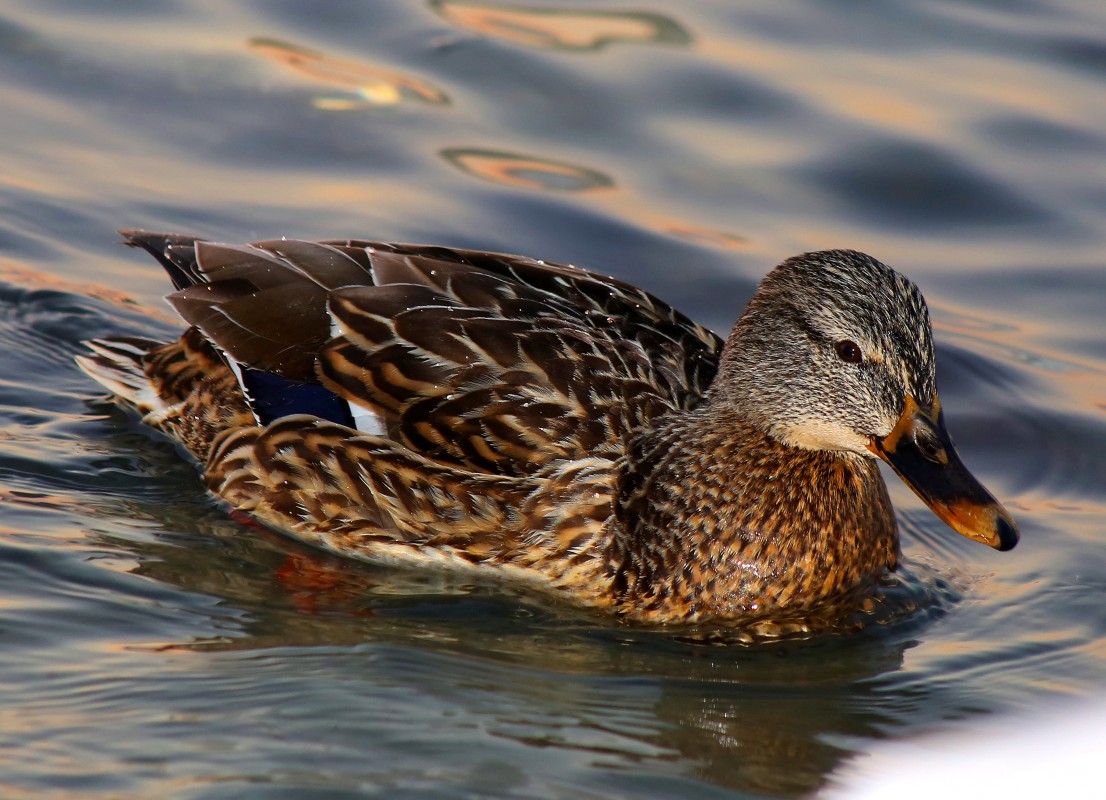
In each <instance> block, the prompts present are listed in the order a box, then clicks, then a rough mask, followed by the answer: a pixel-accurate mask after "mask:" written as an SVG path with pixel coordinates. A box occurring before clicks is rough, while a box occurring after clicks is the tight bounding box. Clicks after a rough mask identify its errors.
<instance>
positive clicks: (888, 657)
mask: <svg viewBox="0 0 1106 800" xmlns="http://www.w3.org/2000/svg"><path fill="white" fill-rule="evenodd" d="M620 5H624V4H620ZM620 5H616V4H614V3H606V4H581V3H568V2H565V3H561V4H556V3H553V2H546V3H522V2H518V3H513V4H512V3H481V2H450V1H449V0H428V2H426V3H410V2H405V1H404V0H379V1H378V2H372V3H332V4H322V5H319V6H318V7H315V6H311V7H310V8H308V7H307V6H306V5H304V4H295V3H276V4H272V3H269V4H258V3H254V4H217V3H216V4H213V3H203V2H196V0H179V1H178V2H175V3H170V4H134V3H121V2H110V0H81V1H80V2H78V0H10V2H8V3H6V4H5V6H4V9H3V10H2V11H0V42H4V43H6V44H9V45H11V46H10V47H0V85H2V86H3V88H4V92H5V94H4V96H5V107H4V113H3V114H0V137H2V140H3V141H4V143H5V146H6V148H7V156H6V159H5V162H4V164H3V166H2V170H3V173H4V174H3V176H0V211H2V212H3V213H0V630H2V632H3V635H4V643H5V646H4V647H3V648H0V685H2V686H3V687H4V688H5V697H6V700H7V704H6V706H7V707H6V708H5V711H4V714H3V715H0V795H2V796H4V797H42V796H47V797H49V796H72V795H73V794H74V793H75V792H79V793H80V794H81V795H82V797H104V798H109V797H110V798H114V797H120V796H136V797H168V796H172V797H177V796H179V797H188V798H221V797H228V796H235V797H239V796H241V797H270V796H284V797H289V796H293V797H309V796H328V797H329V796H334V797H347V796H351V797H352V796H366V795H368V796H373V795H379V796H389V797H391V796H433V797H445V798H464V797H489V796H491V797H512V798H516V797H518V798H543V799H544V798H565V799H566V800H567V799H568V798H572V800H578V799H579V798H585V799H588V800H590V799H591V798H604V800H607V799H608V798H631V797H632V798H635V800H637V799H638V798H671V797H697V798H698V797H702V798H728V799H729V800H733V799H734V798H749V797H764V796H803V795H805V794H806V793H808V792H809V791H810V790H811V789H813V788H814V787H818V786H820V785H822V784H823V783H824V782H825V780H826V775H827V773H828V772H829V771H830V770H833V769H834V768H835V767H836V766H837V765H839V764H840V763H841V762H842V761H843V760H844V759H846V758H848V757H850V756H852V755H854V754H857V753H864V752H865V751H867V750H869V749H870V748H872V747H873V746H874V745H875V744H877V743H878V742H879V741H880V740H884V739H899V738H901V737H908V736H911V735H913V734H917V733H925V732H928V731H933V730H935V729H938V728H941V727H944V726H947V725H954V724H956V723H958V722H959V721H961V720H965V719H966V718H967V719H970V718H974V717H979V716H985V715H990V714H993V713H995V712H1003V711H1009V710H1011V709H1018V708H1022V707H1030V706H1037V705H1041V704H1049V703H1052V702H1055V700H1056V698H1069V697H1071V696H1075V697H1080V696H1083V695H1086V694H1089V693H1099V694H1100V693H1102V691H1103V690H1104V689H1106V679H1104V676H1106V605H1104V604H1103V602H1102V598H1103V596H1106V547H1104V546H1103V544H1104V537H1106V531H1104V527H1103V515H1104V509H1106V488H1104V487H1106V361H1104V359H1103V353H1104V348H1103V342H1104V341H1106V323H1104V322H1103V319H1104V318H1103V315H1102V309H1103V307H1104V302H1106V300H1104V298H1106V278H1104V277H1103V276H1106V271H1104V270H1103V269H1102V260H1103V259H1102V254H1103V253H1106V228H1104V227H1103V225H1102V219H1103V213H1102V212H1103V210H1104V209H1106V194H1104V193H1103V190H1102V185H1101V184H1102V181H1101V164H1102V163H1104V162H1106V137H1104V136H1103V133H1102V132H1103V131H1106V105H1104V104H1103V103H1101V100H1100V94H1101V79H1102V76H1103V75H1106V59H1104V58H1103V55H1102V54H1103V53H1106V38H1104V37H1103V35H1101V34H1099V33H1097V31H1100V30H1106V25H1104V24H1103V23H1104V22H1106V16H1104V15H1106V9H1103V8H1100V7H1099V6H1098V5H1095V4H1087V3H1079V2H1076V0H1056V2H1052V3H1050V4H1049V5H1048V8H1047V9H1044V8H1043V7H1041V6H1039V5H1033V4H1020V5H1016V6H1015V5H1010V4H1005V5H1003V4H974V5H965V4H959V5H957V4H932V3H917V2H902V3H895V4H879V5H873V6H872V7H870V8H867V9H866V10H865V12H864V14H863V15H849V14H843V13H842V10H841V8H839V7H838V5H818V4H806V5H805V6H803V7H802V10H801V13H798V12H797V7H794V6H790V5H788V4H764V3H761V4H732V3H731V4H726V3H716V2H706V1H704V2H698V0H694V1H692V2H688V3H684V4H679V5H678V6H677V5H676V4H669V5H668V6H665V7H664V8H660V7H659V6H658V9H660V10H661V11H663V12H664V13H663V14H661V13H655V12H656V9H653V10H652V11H651V10H649V9H648V8H647V7H646V6H640V7H639V6H634V5H631V6H625V7H624V8H623V7H620ZM1046 11H1047V14H1046V13H1045V12H1046ZM1046 16H1047V20H1046V19H1045V17H1046ZM243 43H246V45H245V46H243ZM380 109H393V110H396V111H399V113H394V112H384V113H381V112H380V111H379V110H380ZM338 111H341V112H349V113H330V112H338ZM119 226H137V227H145V228H150V229H169V230H177V231H182V232H190V233H196V234H201V235H205V236H210V237H215V238H220V239H224V240H227V241H243V240H248V239H262V238H271V237H276V236H280V235H283V234H287V235H290V236H302V237H306V238H327V237H339V236H349V235H357V236H370V237H380V238H383V239H393V240H398V241H412V240H418V241H425V242H431V243H434V242H437V243H442V244H446V245H454V246H462V247H466V246H467V247H477V248H487V249H493V250H507V251H512V252H524V253H526V254H528V255H532V256H534V257H537V258H549V259H552V260H559V261H572V262H575V263H580V264H582V265H587V266H590V267H593V268H596V269H599V270H601V271H603V272H609V273H613V274H616V275H618V276H619V277H621V278H626V279H629V280H631V281H633V282H635V283H639V284H643V285H645V286H646V288H648V289H650V290H652V291H654V292H655V293H657V294H659V295H661V296H662V297H665V298H666V299H668V300H672V301H674V302H675V303H676V305H677V306H679V307H680V308H681V309H682V310H684V311H686V312H688V313H689V314H690V315H691V316H693V317H694V318H696V319H699V320H705V321H707V322H709V323H711V324H713V325H715V326H716V327H717V328H718V329H719V330H724V329H725V328H727V327H728V326H729V325H730V324H731V323H732V320H733V319H734V317H735V316H736V315H737V313H738V312H739V311H740V309H741V306H742V304H743V303H744V302H745V300H746V299H747V298H748V296H749V294H750V293H751V291H752V288H753V285H754V283H755V281H756V279H757V278H759V277H760V276H761V275H762V274H763V273H764V272H765V271H766V270H767V269H769V268H770V267H771V265H772V264H774V263H776V262H778V261H779V260H781V259H782V258H784V257H786V256H788V255H792V254H793V253H795V252H800V251H803V250H811V249H821V248H824V247H837V246H841V247H856V248H860V249H864V250H868V251H871V252H872V253H873V254H874V255H877V256H879V257H881V258H882V259H884V260H886V261H888V262H889V263H892V264H894V265H895V266H897V267H900V268H901V269H903V270H904V271H905V272H907V273H908V274H910V275H911V276H912V277H914V278H915V279H916V280H917V282H918V283H919V284H920V285H921V286H922V287H923V289H924V291H925V292H926V294H927V297H929V299H930V301H931V306H932V308H933V312H934V319H935V322H936V324H937V344H938V351H939V358H938V361H939V380H940V386H941V395H942V400H943V406H944V409H945V412H946V414H947V415H948V418H949V423H950V428H951V429H952V432H953V435H954V436H955V437H956V441H957V445H958V449H959V450H960V452H961V455H962V456H963V457H964V459H965V461H966V462H967V463H968V464H969V465H970V466H971V467H972V469H973V471H976V472H977V473H978V474H979V475H980V476H981V477H982V478H983V479H984V481H985V483H986V484H987V485H988V486H989V487H991V488H993V489H994V490H995V491H996V493H997V494H999V495H1000V496H1001V497H1002V499H1003V500H1004V501H1007V502H1008V507H1009V508H1010V509H1011V510H1012V511H1013V512H1014V513H1015V515H1016V517H1017V519H1018V521H1019V523H1021V525H1022V532H1023V540H1022V543H1021V544H1020V545H1019V548H1018V549H1017V550H1015V551H1013V552H1011V553H1008V554H994V553H991V552H989V551H986V550H985V549H983V548H979V547H978V546H976V545H973V544H972V543H971V542H969V541H967V540H965V539H963V537H959V536H957V535H955V534H953V533H951V532H950V531H948V530H947V529H945V528H944V527H943V526H942V525H941V523H940V522H939V521H937V520H936V519H935V518H934V517H933V515H932V514H930V513H929V512H928V510H926V509H924V508H922V507H921V506H920V505H919V504H918V503H917V501H916V500H915V499H914V498H913V496H912V495H911V494H910V492H909V490H907V489H905V488H904V487H902V486H901V485H898V484H896V483H892V484H891V486H890V490H891V493H892V496H893V499H894V502H895V505H896V508H897V510H898V516H899V520H900V523H901V528H902V533H903V550H904V560H905V568H904V569H903V570H902V572H901V573H900V574H899V575H897V576H896V577H895V578H894V579H892V580H889V581H888V582H887V585H885V586H882V587H880V590H879V592H878V593H877V594H876V595H875V600H874V601H873V607H872V610H871V613H870V614H869V616H868V617H866V618H864V619H862V620H860V621H861V622H864V623H866V624H864V625H862V626H861V627H862V630H860V631H859V632H856V633H850V634H839V635H834V636H819V637H815V638H813V639H811V640H808V641H783V642H773V643H770V644H767V645H764V644H761V645H746V644H735V643H734V642H733V641H732V639H730V640H727V641H725V642H723V641H722V639H723V637H721V636H719V635H718V634H717V632H712V631H703V630H693V631H687V630H681V631H675V630H665V631H656V630H647V629H641V628H635V627H632V626H628V625H623V624H620V623H618V622H616V621H614V620H611V619H610V618H607V617H605V616H603V615H598V614H591V613H587V612H582V611H578V610H574V609H571V608H567V607H562V606H560V605H558V604H553V603H550V602H549V601H548V599H547V598H545V597H542V596H537V595H535V594H532V593H529V592H527V591H522V590H519V589H518V588H517V587H512V586H508V585H495V584H492V583H475V582H472V581H471V578H470V577H468V576H457V575H449V574H442V573H424V572H405V571H401V570H396V569H389V568H380V567H373V566H369V565H364V564H346V563H343V562H341V561H338V560H335V559H329V558H327V557H325V556H321V555H319V554H317V553H314V552H311V551H307V550H305V549H303V548H302V547H299V546H297V545H295V544H293V543H291V542H288V541H287V540H285V539H284V538H282V537H279V536H276V535H273V534H270V533H267V532H265V531H263V530H259V529H257V528H254V527H247V526H243V525H241V524H239V523H237V522H235V521H234V520H233V519H231V518H230V517H229V516H228V515H227V513H226V512H225V510H224V509H222V508H220V507H218V506H217V505H215V504H214V503H213V502H212V501H211V500H210V498H208V497H207V495H206V494H205V493H204V491H203V488H202V485H201V482H200V480H199V479H198V477H197V474H196V471H195V469H194V467H193V466H192V465H190V464H188V463H187V462H186V461H184V460H183V459H182V458H181V457H180V454H179V453H178V452H177V450H176V449H175V448H174V447H173V446H172V445H171V444H169V443H168V442H166V441H165V440H163V439H160V438H158V437H156V436H153V435H151V434H150V433H149V431H147V430H145V429H143V428H142V427H141V426H139V425H138V424H137V422H136V421H135V420H134V419H133V417H132V416H130V415H128V414H126V413H124V412H122V411H121V410H119V409H117V408H115V407H113V406H109V405H106V404H105V403H103V402H101V401H99V400H96V399H95V398H96V395H97V392H98V389H97V388H96V387H95V386H92V385H90V384H89V382H88V381H87V380H86V379H85V378H84V377H83V375H81V374H80V373H78V371H77V370H76V369H75V368H74V366H73V362H72V357H73V356H74V355H75V354H76V353H77V352H78V351H79V350H80V345H79V341H80V340H81V339H84V338H88V337H95V336H104V335H111V334H135V335H169V333H170V332H172V331H174V330H176V328H177V326H178V323H176V322H174V321H173V320H174V319H175V317H173V315H172V314H171V312H170V311H169V310H168V309H166V307H165V306H164V304H163V303H161V301H160V299H159V298H160V295H161V294H163V293H164V292H165V291H166V290H167V289H168V288H169V287H168V286H167V285H166V284H165V281H164V276H163V275H161V274H160V272H159V271H158V270H157V268H156V267H155V266H153V265H152V264H151V263H149V262H148V261H147V260H145V259H142V258H138V257H136V256H135V254H133V253H129V252H127V251H124V250H123V248H120V247H119V246H118V245H117V237H116V236H115V234H114V233H113V231H114V229H115V228H116V227H119ZM105 731H110V732H111V735H110V736H105V734H104V732H105Z"/></svg>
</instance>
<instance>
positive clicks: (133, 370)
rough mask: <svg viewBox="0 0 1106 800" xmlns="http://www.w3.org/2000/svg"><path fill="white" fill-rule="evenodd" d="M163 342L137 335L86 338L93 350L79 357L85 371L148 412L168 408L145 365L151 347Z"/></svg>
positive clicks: (162, 410)
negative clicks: (151, 380) (148, 374)
mask: <svg viewBox="0 0 1106 800" xmlns="http://www.w3.org/2000/svg"><path fill="white" fill-rule="evenodd" d="M162 344H163V343H162V342H157V341H154V340H153V339H144V338H140V337H137V336H117V337H113V338H111V339H91V340H89V341H86V342H85V346H86V347H88V349H89V350H90V351H91V353H89V354H88V355H81V356H77V357H76V361H77V365H78V366H79V367H80V368H81V369H82V370H84V372H85V374H86V375H88V376H89V377H90V378H92V379H93V380H95V381H96V382H97V383H99V384H100V385H101V386H103V387H104V388H105V389H107V390H108V391H109V392H111V393H112V394H113V395H115V396H116V397H117V398H119V399H120V400H122V401H123V402H125V403H127V404H128V405H131V406H134V407H135V408H136V409H138V411H139V412H141V413H142V414H143V415H144V416H146V415H149V414H153V413H155V412H164V411H165V408H166V405H165V402H164V401H163V400H162V398H161V397H159V396H158V393H157V391H156V390H155V388H154V386H153V384H152V383H151V382H150V378H149V376H147V375H146V370H145V369H144V366H143V362H144V359H145V358H146V356H147V355H149V353H150V351H152V350H154V349H156V348H158V347H161V346H162Z"/></svg>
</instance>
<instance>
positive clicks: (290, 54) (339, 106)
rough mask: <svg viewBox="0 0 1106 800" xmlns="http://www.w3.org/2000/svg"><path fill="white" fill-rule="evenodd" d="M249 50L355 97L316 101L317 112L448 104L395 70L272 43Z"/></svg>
mask: <svg viewBox="0 0 1106 800" xmlns="http://www.w3.org/2000/svg"><path fill="white" fill-rule="evenodd" d="M249 47H250V50H252V51H253V52H255V53H257V54H258V55H262V56H265V57H266V58H269V59H272V60H273V61H276V62H277V63H278V64H284V65H285V66H286V67H288V68H289V69H291V70H293V71H295V72H297V73H298V74H300V75H303V76H305V77H307V78H310V79H312V80H315V81H320V82H322V83H328V84H333V85H335V86H343V87H349V91H351V92H352V93H353V94H354V95H355V96H354V97H353V98H348V97H346V98H343V97H317V98H315V100H314V101H313V102H314V104H315V106H316V108H321V109H324V110H327V111H349V110H354V109H358V108H368V107H373V106H394V105H398V104H400V103H402V102H404V101H405V100H407V101H410V100H416V101H420V102H423V103H429V104H432V105H444V104H446V103H448V102H449V98H448V97H447V96H446V94H445V92H443V91H441V90H440V89H437V88H435V87H434V86H432V85H431V84H430V83H429V82H427V81H424V80H420V79H418V78H414V77H412V76H410V75H405V74H403V73H401V72H397V71H395V70H389V69H383V68H382V67H376V66H373V65H371V64H365V63H361V62H359V61H353V60H350V59H341V58H331V57H329V56H326V55H324V54H322V53H318V52H315V51H314V50H308V49H306V48H303V47H297V46H296V45H294V44H290V43H288V42H280V41H276V40H275V39H251V40H250V42H249Z"/></svg>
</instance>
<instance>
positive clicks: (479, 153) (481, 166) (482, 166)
mask: <svg viewBox="0 0 1106 800" xmlns="http://www.w3.org/2000/svg"><path fill="white" fill-rule="evenodd" d="M441 155H442V158H444V159H445V160H446V161H448V162H449V163H451V164H453V165H454V166H456V167H458V168H459V169H460V170H461V171H462V172H466V173H468V174H469V175H474V176H476V177H477V178H483V179H484V180H488V181H493V182H494V183H501V184H503V185H505V186H514V187H517V188H522V189H542V190H545V191H555V192H590V191H595V190H598V189H609V188H611V187H612V186H614V180H612V179H611V178H610V177H609V176H608V175H606V174H605V173H603V172H599V171H598V170H594V169H588V168H587V167H581V166H577V165H575V164H568V163H566V162H563V161H552V160H550V159H547V158H540V157H538V156H527V155H522V154H520V153H509V152H506V151H503V150H480V149H476V148H461V147H455V148H449V149H446V150H443V151H442V152H441Z"/></svg>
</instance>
